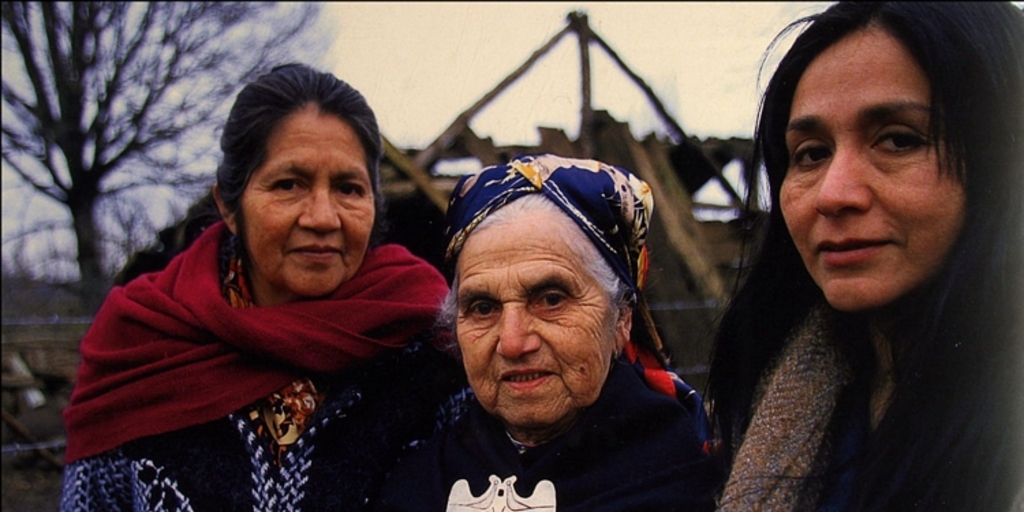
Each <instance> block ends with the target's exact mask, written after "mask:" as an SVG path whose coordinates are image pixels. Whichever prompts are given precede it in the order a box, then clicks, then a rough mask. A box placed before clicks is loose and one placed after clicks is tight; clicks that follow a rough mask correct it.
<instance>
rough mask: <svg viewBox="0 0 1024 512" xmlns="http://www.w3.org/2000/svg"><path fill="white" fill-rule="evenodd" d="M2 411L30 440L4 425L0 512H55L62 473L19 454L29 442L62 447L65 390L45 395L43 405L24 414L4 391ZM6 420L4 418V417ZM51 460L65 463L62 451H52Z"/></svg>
mask: <svg viewBox="0 0 1024 512" xmlns="http://www.w3.org/2000/svg"><path fill="white" fill-rule="evenodd" d="M4 395H5V396H4V398H5V400H4V402H5V403H4V411H5V413H10V414H11V415H12V416H13V418H14V421H16V422H17V423H18V424H19V425H20V426H21V427H23V428H25V429H27V430H28V431H29V432H30V433H31V435H32V439H31V440H29V439H26V438H25V437H24V436H22V435H20V434H19V433H18V432H17V431H16V429H15V428H12V426H11V425H9V424H8V422H7V421H6V417H5V421H4V423H3V433H2V440H3V446H4V453H3V460H2V467H0V469H2V473H0V480H2V482H3V493H2V497H0V512H56V510H57V509H58V507H59V505H60V491H61V486H62V485H63V481H64V473H63V470H62V469H61V468H59V467H56V466H55V465H54V464H53V463H52V462H50V461H48V460H47V459H45V458H44V457H42V456H40V455H38V454H36V453H35V452H34V451H32V450H18V451H15V450H14V448H15V447H17V446H22V447H23V446H25V445H26V444H27V443H29V442H30V441H36V442H42V443H46V442H51V443H62V441H63V439H65V438H66V436H65V431H64V425H63V422H62V421H61V417H60V412H61V410H62V409H63V408H64V406H65V405H66V404H67V396H68V391H67V389H60V390H59V391H58V392H57V393H53V394H51V393H48V394H47V403H46V405H44V406H42V407H39V408H36V409H31V410H26V409H25V408H23V407H18V405H19V404H16V403H14V402H13V401H12V400H11V398H12V395H11V394H10V393H8V392H7V391H6V390H5V393H4ZM5 416H6V415H5ZM50 452H51V453H52V454H53V455H54V457H53V459H55V460H57V461H63V460H64V451H63V449H60V448H58V449H51V450H50Z"/></svg>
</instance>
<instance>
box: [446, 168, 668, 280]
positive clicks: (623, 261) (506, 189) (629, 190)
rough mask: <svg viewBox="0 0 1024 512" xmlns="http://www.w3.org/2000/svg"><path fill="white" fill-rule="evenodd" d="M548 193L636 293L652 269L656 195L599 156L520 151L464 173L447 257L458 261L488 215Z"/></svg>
mask: <svg viewBox="0 0 1024 512" xmlns="http://www.w3.org/2000/svg"><path fill="white" fill-rule="evenodd" d="M537 193H539V194H544V195H545V196H546V197H547V198H548V199H550V200H551V202H553V203H555V204H556V205H558V207H559V208H561V209H562V211H564V212H565V214H566V215H568V216H569V217H570V218H571V219H572V220H573V221H574V222H576V225H578V226H579V227H580V229H582V230H583V232H584V233H586V235H587V237H588V238H589V239H590V241H591V242H592V243H593V244H594V246H595V247H597V249H598V251H600V253H601V255H602V256H604V259H605V260H606V261H607V262H608V264H609V265H610V266H611V268H612V270H614V271H615V273H616V274H617V275H618V276H619V277H620V278H621V279H622V280H623V282H625V283H626V284H627V285H628V286H629V287H630V289H631V290H632V292H633V293H634V295H637V294H639V292H640V290H641V289H642V288H643V285H644V278H645V275H646V272H647V252H646V247H645V245H644V240H645V239H646V238H647V231H648V229H649V225H650V219H651V212H652V210H653V209H654V199H653V198H652V197H651V187H650V186H648V185H647V183H646V182H644V181H643V180H641V179H640V178H637V177H636V176H634V175H633V174H632V173H630V172H629V171H627V170H625V169H623V168H621V167H616V166H612V165H608V164H606V163H603V162H598V161H597V160H580V159H572V158H564V157H560V156H556V155H538V156H520V157H517V158H516V159H514V160H512V161H511V162H509V163H507V164H501V165H494V166H491V167H486V168H484V169H482V170H480V171H479V172H477V173H475V174H471V175H467V176H464V177H463V178H462V179H461V180H460V181H459V183H458V185H456V187H455V191H454V192H452V198H451V202H450V203H449V205H448V227H447V229H446V230H445V239H446V240H447V242H448V249H447V252H446V253H445V261H447V262H448V263H449V264H450V263H453V262H454V261H455V259H456V257H457V256H458V254H459V252H460V251H461V250H462V246H463V244H465V243H466V238H467V237H469V235H470V233H472V232H473V229H475V228H476V227H477V226H478V225H479V224H480V222H482V221H483V220H484V219H485V218H487V216H488V215H490V214H491V213H494V212H495V211H496V210H498V209H499V208H501V207H502V206H505V205H506V204H508V203H511V202H512V201H515V200H516V199H518V198H520V197H523V196H525V195H527V194H537Z"/></svg>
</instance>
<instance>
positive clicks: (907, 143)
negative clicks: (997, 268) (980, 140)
mask: <svg viewBox="0 0 1024 512" xmlns="http://www.w3.org/2000/svg"><path fill="white" fill-rule="evenodd" d="M929 105H930V87H929V84H928V80H927V78H926V77H925V75H924V73H923V72H922V70H921V69H920V68H919V67H918V65H917V64H916V63H915V61H914V60H913V58H912V57H911V55H910V54H909V53H908V52H907V51H906V50H905V49H904V47H903V46H902V45H901V44H900V43H899V42H898V41H897V40H896V39H894V38H892V37H891V36H889V35H888V34H887V33H885V32H884V31H882V30H880V29H877V28H868V29H865V30H861V31H858V32H855V33H853V34H851V35H849V36H847V37H846V38H844V39H842V40H840V41H839V42H838V43H836V44H835V45H834V46H832V47H831V48H829V49H827V50H826V51H825V52H823V53H822V54H821V55H819V56H818V57H817V58H816V59H815V60H814V61H812V62H811V64H810V66H808V68H807V70H806V71H805V72H804V75H803V77H802V78H801V79H800V82H799V83H798V84H797V88H796V93H795V95H794V97H793V106H792V110H791V111H790V118H789V126H788V128H787V132H786V145H787V147H788V149H789V155H790V163H789V169H788V171H787V174H786V177H785V179H784V180H783V184H782V188H781V190H780V206H781V208H782V214H783V216H784V217H785V219H786V225H787V227H788V228H789V232H790V234H791V235H792V237H793V241H794V242H795V244H796V247H797V249H798V250H799V252H800V255H801V257H802V258H803V261H804V264H805V265H806V266H807V269H808V271H809V272H810V274H811V276H812V277H813V278H814V281H815V283H817V284H818V286H819V287H821V289H822V290H823V291H824V293H825V297H826V298H827V299H828V301H829V303H830V304H831V305H832V306H833V307H835V308H837V309H839V310H842V311H851V312H852V311H868V310H873V309H877V308H882V307H884V306H886V305H888V304H891V303H892V302H893V301H895V300H896V299H898V298H900V297H902V296H903V295H905V294H906V293H908V292H909V291H911V290H913V289H914V288H916V287H918V286H920V285H921V284H923V283H925V282H926V281H927V280H928V279H930V278H931V277H932V276H934V274H935V273H936V272H937V271H938V269H939V268H940V267H941V266H942V264H943V262H944V261H945V260H946V258H947V256H948V253H949V251H950V248H951V247H952V245H953V243H954V241H955V240H956V238H957V236H958V235H959V233H960V229H961V227H962V225H963V221H964V209H965V195H964V190H963V186H962V184H961V183H960V182H959V181H958V180H957V179H956V178H954V177H952V176H951V175H950V174H949V173H945V172H941V167H942V166H941V165H940V159H939V155H938V152H939V150H940V149H941V148H940V147H939V146H938V145H937V144H936V142H935V141H933V140H931V138H930V137H929V127H930V123H931V118H930V114H929Z"/></svg>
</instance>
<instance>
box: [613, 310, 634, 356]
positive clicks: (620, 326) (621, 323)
mask: <svg viewBox="0 0 1024 512" xmlns="http://www.w3.org/2000/svg"><path fill="white" fill-rule="evenodd" d="M632 329H633V308H631V307H629V306H625V307H622V308H620V309H619V319H618V320H616V321H615V353H616V354H618V353H621V352H622V350H623V349H625V348H626V343H629V333H630V331H632Z"/></svg>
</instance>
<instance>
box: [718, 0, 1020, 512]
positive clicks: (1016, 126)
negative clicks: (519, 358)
mask: <svg viewBox="0 0 1024 512" xmlns="http://www.w3.org/2000/svg"><path fill="white" fill-rule="evenodd" d="M801 27H803V28H804V30H803V32H801V33H800V35H799V36H798V37H797V38H796V39H795V41H794V43H793V45H792V47H791V48H790V50H789V51H788V52H787V53H786V55H785V56H784V57H783V58H782V60H781V61H780V63H779V65H778V68H777V69H776V71H775V73H774V74H773V76H772V78H771V80H770V81H769V83H768V86H767V88H766V90H765V93H764V96H763V98H762V102H761V107H760V114H759V118H758V125H757V130H756V135H755V147H756V149H757V155H758V158H759V161H760V163H762V164H763V166H764V168H765V169H766V171H767V174H768V177H769V183H770V186H771V198H772V206H771V210H770V211H769V212H768V213H767V216H766V218H765V219H764V222H765V224H767V225H766V226H765V227H764V228H763V230H761V231H759V235H760V238H759V240H758V243H759V250H758V251H757V255H756V256H755V259H754V261H753V262H752V267H751V270H750V272H749V274H748V276H747V277H746V278H745V281H744V283H743V285H742V286H741V287H740V288H739V289H738V291H737V292H736V294H735V296H734V298H733V300H732V302H731V303H730V306H729V308H728V309H727V310H726V312H725V314H724V316H723V318H722V321H721V325H720V329H719V332H718V334H717V336H716V340H715V347H714V353H713V356H712V365H711V372H710V376H709V382H708V392H707V395H708V398H709V401H710V402H711V403H712V422H713V425H714V428H715V430H716V433H717V434H718V436H719V437H720V438H721V440H722V444H721V447H722V459H723V461H724V463H725V464H731V462H732V457H733V456H734V452H733V450H734V448H735V443H736V441H737V440H738V439H739V438H741V437H742V436H743V434H744V432H745V431H746V429H747V427H748V425H749V421H750V407H751V405H752V403H753V401H754V393H755V389H756V386H757V383H758V381H759V379H760V378H761V377H762V375H763V374H764V372H765V371H766V369H767V367H768V366H769V364H770V363H771V361H772V359H773V358H774V357H775V356H776V355H777V354H778V353H779V351H780V349H781V347H782V345H783V343H784V341H785V339H786V337H787V335H788V334H789V333H790V332H791V331H792V330H793V329H794V327H795V326H796V325H797V324H798V323H799V322H801V321H802V319H803V318H804V317H805V316H806V315H807V313H808V311H809V310H810V309H811V308H812V307H813V306H814V305H815V304H819V303H823V302H824V297H823V295H822V293H821V291H820V289H819V288H818V287H817V286H816V285H815V283H814V282H813V280H812V279H811V277H810V275H809V274H808V272H807V270H806V268H805V267H804V265H803V263H802V262H801V260H800V256H799V254H798V253H797V250H796V248H795V246H794V245H793V240H792V238H791V237H790V235H789V232H788V230H787V229H786V226H785V222H784V219H783V217H782V213H781V210H780V208H779V188H780V186H781V183H782V180H783V178H784V177H785V174H786V170H787V168H788V162H789V154H788V151H787V148H786V145H785V128H786V125H787V124H788V122H789V112H790V108H791V106H792V100H793V95H794V91H795V89H796V86H797V83H798V82H799V80H800V77H801V76H802V75H803V73H804V71H805V70H806V68H807V66H808V65H809V64H810V63H811V61H813V60H814V59H815V58H816V57H817V56H818V55H820V54H821V53H822V52H823V51H824V50H825V49H827V48H829V47H830V46H832V45H833V44H835V43H836V42H838V41H839V40H841V39H843V38H845V37H847V36H848V35H850V34H851V33H854V32H856V31H859V30H863V29H865V28H867V27H877V28H880V29H882V30H884V31H885V32H886V33H888V34H890V35H892V36H893V37H895V38H896V39H897V40H899V41H900V42H901V43H902V44H903V45H904V47H905V48H906V49H907V50H908V51H909V52H910V54H911V55H912V56H913V58H914V59H915V61H916V62H917V64H918V65H919V66H920V68H921V69H922V70H923V71H924V73H925V75H926V76H927V78H928V81H929V84H930V87H931V103H932V105H931V111H932V120H933V122H932V124H931V128H930V129H931V130H932V134H931V135H932V137H933V140H937V141H938V140H941V141H942V142H943V145H942V147H943V148H944V149H943V152H942V153H941V155H940V156H941V157H942V159H943V162H944V164H945V168H944V172H951V173H953V174H954V175H955V176H956V177H957V179H959V181H960V182H961V183H962V184H963V186H964V189H965V192H966V198H967V199H966V219H965V223H964V226H963V229H962V232H961V234H960V235H959V237H958V239H957V241H956V242H955V245H954V246H953V248H952V250H951V251H950V255H949V257H948V259H947V261H946V262H945V266H944V268H943V269H942V270H940V271H939V273H938V274H937V275H936V276H935V277H933V278H932V279H931V280H929V282H928V283H926V284H925V285H924V286H922V287H921V288H920V289H918V290H915V291H914V292H913V293H912V296H910V297H906V298H904V299H901V301H900V302H901V304H900V308H902V310H903V311H902V315H901V320H902V321H901V322H900V325H899V331H898V332H895V333H889V334H890V335H891V336H892V339H891V340H890V341H891V342H892V344H893V353H894V356H895V359H894V372H895V374H894V381H895V383H896V387H895V391H894V394H893V396H892V401H891V403H890V405H889V407H888V409H887V411H886V413H885V416H884V417H883V419H882V421H881V423H880V424H879V425H878V428H877V429H876V430H875V431H874V432H873V433H872V435H871V437H870V440H869V441H868V443H867V446H866V447H865V448H864V449H863V451H862V452H861V454H860V456H859V458H858V461H857V464H858V471H857V479H856V484H855V488H854V490H853V496H852V509H853V510H915V509H916V510H1009V509H1010V507H1011V506H1012V504H1013V502H1014V500H1015V499H1017V500H1020V499H1022V496H1024V446H1022V445H1024V434H1022V432H1024V430H1022V429H1024V421H1022V416H1024V386H1022V385H1020V384H1019V383H1018V382H1020V381H1021V380H1022V378H1021V377H1020V375H1022V374H1024V363H1022V360H1024V357H1022V356H1024V328H1022V324H1024V322H1022V318H1024V308H1022V304H1024V301H1022V298H1024V297H1022V295H1024V294H1022V291H1021V290H1022V289H1024V279H1022V273H1024V272H1022V269H1024V250H1022V246H1024V206H1022V205H1024V14H1022V13H1021V11H1020V9H1018V8H1016V7H1014V6H1013V5H1012V4H1009V3H915V2H907V3H902V2H882V3H874V2H872V3H866V2H865V3H862V2H840V3H837V4H834V5H833V6H831V7H830V8H828V9H827V10H825V11H824V12H822V13H820V14H817V15H813V16H810V17H808V18H804V19H801V20H798V21H797V22H794V23H793V24H791V25H790V26H789V27H787V29H786V30H785V31H784V32H783V34H786V33H789V32H792V31H793V30H796V29H798V28H801ZM780 38H781V35H780ZM779 40H780V39H779V38H777V39H776V41H779ZM756 168H757V166H755V169H756ZM780 298H782V300H780ZM841 316H844V317H845V318H844V320H845V321H848V322H854V323H856V322H857V321H858V319H857V317H856V316H852V315H841ZM865 344H867V342H866V341H865ZM858 370H859V371H860V372H861V373H862V374H863V373H865V372H871V371H873V370H874V367H873V365H870V364H869V365H861V366H860V367H859V368H858ZM860 381H861V382H863V375H862V378H861V380H860Z"/></svg>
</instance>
